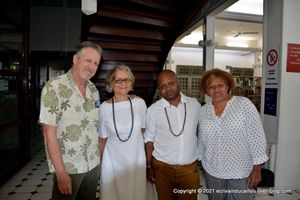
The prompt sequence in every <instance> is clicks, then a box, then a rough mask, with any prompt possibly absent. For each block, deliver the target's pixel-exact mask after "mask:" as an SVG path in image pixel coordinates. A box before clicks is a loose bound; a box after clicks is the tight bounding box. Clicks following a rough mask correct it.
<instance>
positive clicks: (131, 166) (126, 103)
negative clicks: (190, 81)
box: [99, 65, 151, 200]
mask: <svg viewBox="0 0 300 200" xmlns="http://www.w3.org/2000/svg"><path fill="white" fill-rule="evenodd" d="M134 79H135V78H134V76H133V74H132V72H131V70H130V69H129V68H128V67H127V66H125V65H121V66H117V67H115V68H113V69H111V70H110V71H109V72H108V74H107V77H106V89H107V91H108V92H113V94H114V96H113V97H112V98H111V99H108V100H107V101H105V102H103V103H102V104H101V106H100V128H99V145H100V152H101V158H102V164H101V176H100V196H101V198H100V199H101V200H120V199H122V200H145V199H148V198H147V197H148V196H150V195H151V193H149V192H148V191H147V181H146V156H145V150H144V140H143V131H144V127H145V115H146V110H147V107H146V104H145V102H144V100H143V99H142V98H138V97H135V96H134V95H133V96H130V95H128V92H129V91H131V90H132V87H133V84H134Z"/></svg>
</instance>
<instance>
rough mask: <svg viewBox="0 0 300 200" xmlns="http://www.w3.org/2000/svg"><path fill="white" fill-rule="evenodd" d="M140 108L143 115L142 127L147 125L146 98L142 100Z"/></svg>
mask: <svg viewBox="0 0 300 200" xmlns="http://www.w3.org/2000/svg"><path fill="white" fill-rule="evenodd" d="M140 105H141V106H140V108H141V117H142V128H145V127H146V113H147V106H146V103H145V101H144V100H141V103H140Z"/></svg>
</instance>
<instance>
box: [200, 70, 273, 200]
mask: <svg viewBox="0 0 300 200" xmlns="http://www.w3.org/2000/svg"><path fill="white" fill-rule="evenodd" d="M234 87H235V81H234V78H233V76H232V75H231V74H229V73H228V72H225V71H222V70H220V69H216V68H215V69H212V70H208V71H206V72H205V73H204V75H203V77H202V79H201V92H202V93H203V94H206V95H208V96H210V97H211V100H212V102H208V103H207V104H205V105H204V106H203V107H201V112H200V124H199V128H200V135H199V143H198V149H199V159H200V160H201V162H202V165H203V168H204V170H205V179H206V183H207V188H208V189H209V192H208V193H209V194H208V195H209V199H210V200H212V199H214V200H227V199H228V200H229V199H236V200H246V199H247V200H249V199H254V197H255V195H254V193H255V191H254V190H252V189H253V188H254V187H256V186H257V184H258V183H259V182H260V181H261V164H263V163H264V162H266V161H267V160H268V157H267V155H266V138H265V133H264V130H263V127H262V123H261V120H260V116H259V113H258V111H257V109H256V107H255V106H254V104H253V103H252V102H251V101H250V100H249V99H248V98H246V97H240V96H232V95H230V91H231V90H232V89H233V88H234Z"/></svg>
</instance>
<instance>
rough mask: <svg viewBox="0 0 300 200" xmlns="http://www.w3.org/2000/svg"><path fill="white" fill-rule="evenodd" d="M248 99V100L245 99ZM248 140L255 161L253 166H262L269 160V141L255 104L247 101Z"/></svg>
mask: <svg viewBox="0 0 300 200" xmlns="http://www.w3.org/2000/svg"><path fill="white" fill-rule="evenodd" d="M245 99H246V98H245ZM244 108H245V114H246V128H247V140H248V144H249V148H250V152H251V155H252V159H253V165H257V164H262V163H264V162H266V161H267V160H268V156H267V153H266V149H267V141H266V137H265V132H264V129H263V126H262V123H261V119H260V116H259V113H258V111H257V109H256V107H255V106H254V104H253V103H252V102H251V101H250V100H249V99H246V101H245V107H244Z"/></svg>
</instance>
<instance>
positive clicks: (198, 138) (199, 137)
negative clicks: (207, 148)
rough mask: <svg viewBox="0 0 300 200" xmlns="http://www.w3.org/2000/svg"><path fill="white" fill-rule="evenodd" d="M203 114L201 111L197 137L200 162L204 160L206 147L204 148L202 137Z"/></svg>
mask: <svg viewBox="0 0 300 200" xmlns="http://www.w3.org/2000/svg"><path fill="white" fill-rule="evenodd" d="M200 109H202V108H200ZM202 115H203V114H202V112H201V110H200V112H199V119H198V128H197V129H198V130H197V131H198V135H197V140H198V141H197V147H198V148H197V149H198V152H197V153H198V156H197V159H198V160H201V159H202V156H203V150H204V146H203V141H202V135H201V128H200V124H201V121H200V120H201V119H203V118H202V117H201V116H202Z"/></svg>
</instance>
